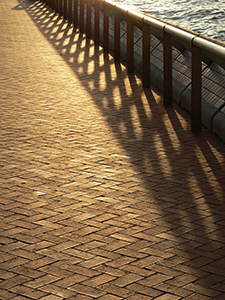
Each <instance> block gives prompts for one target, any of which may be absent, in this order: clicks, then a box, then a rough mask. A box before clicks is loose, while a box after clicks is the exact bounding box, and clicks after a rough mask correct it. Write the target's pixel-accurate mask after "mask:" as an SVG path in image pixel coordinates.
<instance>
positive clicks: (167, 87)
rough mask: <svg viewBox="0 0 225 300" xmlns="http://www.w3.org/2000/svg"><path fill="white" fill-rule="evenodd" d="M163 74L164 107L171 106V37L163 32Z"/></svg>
mask: <svg viewBox="0 0 225 300" xmlns="http://www.w3.org/2000/svg"><path fill="white" fill-rule="evenodd" d="M163 74H164V76H163V93H164V105H172V97H173V96H172V93H173V81H172V79H173V74H172V36H171V35H170V34H168V33H167V32H165V31H164V32H163Z"/></svg>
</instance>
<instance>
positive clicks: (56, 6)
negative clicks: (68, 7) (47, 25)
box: [54, 0, 59, 13]
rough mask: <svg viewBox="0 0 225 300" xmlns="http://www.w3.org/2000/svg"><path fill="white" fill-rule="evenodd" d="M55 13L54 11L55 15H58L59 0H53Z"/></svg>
mask: <svg viewBox="0 0 225 300" xmlns="http://www.w3.org/2000/svg"><path fill="white" fill-rule="evenodd" d="M54 9H55V11H56V13H58V12H59V0H55V8H54Z"/></svg>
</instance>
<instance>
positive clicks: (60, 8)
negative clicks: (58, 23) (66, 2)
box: [59, 0, 63, 16]
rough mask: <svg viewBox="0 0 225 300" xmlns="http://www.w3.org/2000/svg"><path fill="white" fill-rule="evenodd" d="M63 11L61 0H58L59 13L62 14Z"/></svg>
mask: <svg viewBox="0 0 225 300" xmlns="http://www.w3.org/2000/svg"><path fill="white" fill-rule="evenodd" d="M62 13H63V0H59V15H60V16H62Z"/></svg>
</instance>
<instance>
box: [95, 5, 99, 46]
mask: <svg viewBox="0 0 225 300" xmlns="http://www.w3.org/2000/svg"><path fill="white" fill-rule="evenodd" d="M99 15H100V9H99V1H98V0H95V34H94V42H95V44H96V45H99Z"/></svg>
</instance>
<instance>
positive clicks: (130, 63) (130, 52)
mask: <svg viewBox="0 0 225 300" xmlns="http://www.w3.org/2000/svg"><path fill="white" fill-rule="evenodd" d="M127 72H128V73H133V72H134V24H133V19H132V17H130V16H129V15H127Z"/></svg>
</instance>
